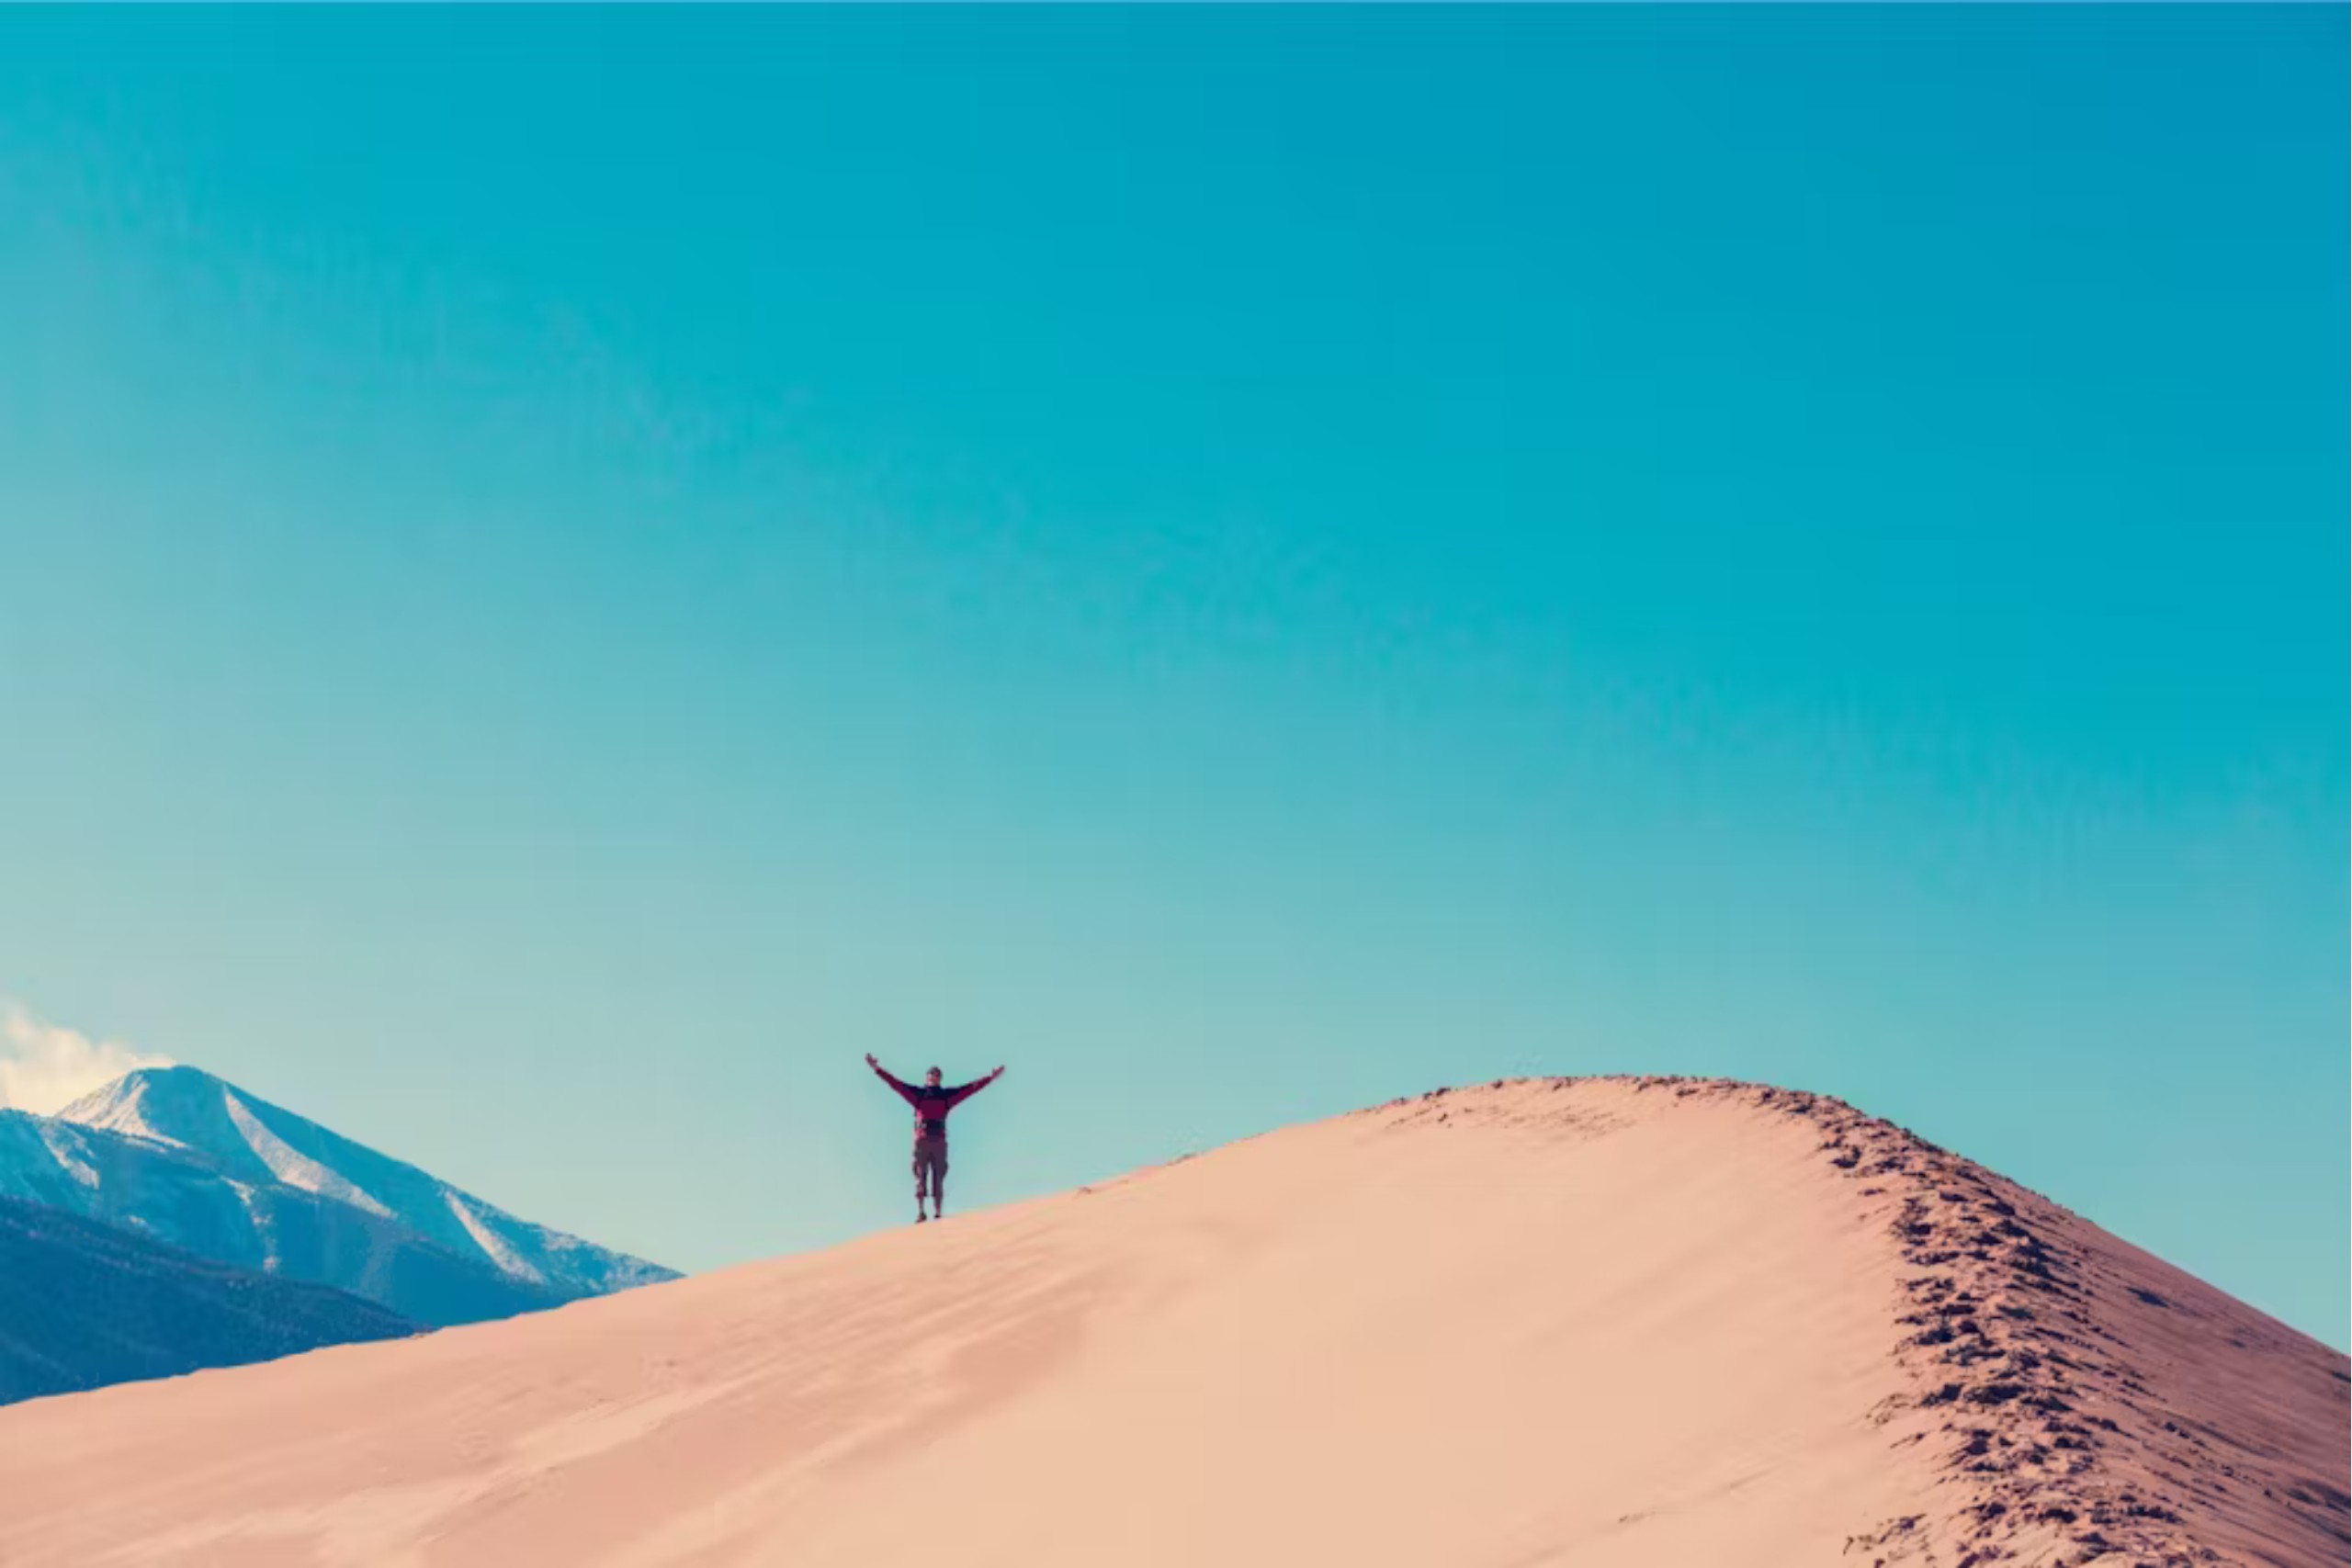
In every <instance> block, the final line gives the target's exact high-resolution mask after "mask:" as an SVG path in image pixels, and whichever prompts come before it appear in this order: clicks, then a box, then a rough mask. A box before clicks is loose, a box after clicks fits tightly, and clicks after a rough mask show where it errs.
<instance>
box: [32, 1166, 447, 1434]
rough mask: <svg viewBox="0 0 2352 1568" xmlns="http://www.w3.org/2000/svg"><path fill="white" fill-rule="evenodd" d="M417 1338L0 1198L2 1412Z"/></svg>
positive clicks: (367, 1315) (375, 1314) (349, 1299)
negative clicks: (304, 1354)
mask: <svg viewBox="0 0 2352 1568" xmlns="http://www.w3.org/2000/svg"><path fill="white" fill-rule="evenodd" d="M418 1332H421V1325H417V1324H414V1323H412V1322H410V1321H408V1320H407V1319H406V1318H403V1317H401V1316H400V1315H399V1314H396V1313H393V1312H390V1311H388V1310H387V1309H385V1308H383V1307H380V1306H379V1305H377V1304H376V1303H373V1302H369V1301H363V1300H361V1299H360V1298H359V1297H357V1296H355V1295H352V1294H350V1293H348V1292H343V1291H338V1290H334V1289H333V1288H332V1287H329V1286H326V1285H313V1284H307V1283H304V1282H301V1281H300V1280H286V1279H280V1278H277V1277H276V1276H274V1275H269V1274H263V1273H259V1272H257V1271H255V1270H254V1269H239V1268H235V1267H233V1266H232V1265H230V1264H226V1263H220V1262H215V1261H214V1260H212V1259H211V1258H199V1257H198V1256H197V1255H196V1254H195V1253H192V1252H187V1251H184V1250H182V1249H180V1248H178V1247H165V1246H164V1245H163V1244H161V1243H159V1242H154V1241H150V1240H148V1239H146V1238H145V1237H143V1236H141V1235H135V1234H134V1233H132V1232H130V1231H128V1230H125V1229H122V1228H121V1227H119V1226H116V1225H106V1224H99V1223H97V1222H96V1221H95V1220H88V1219H84V1218H82V1217H81V1216H80V1215H77V1214H70V1213H62V1212H61V1211H60V1210H58V1209H55V1208H52V1207H51V1206H49V1205H47V1204H41V1203H28V1202H25V1201H21V1200H18V1199H15V1198H0V1404H11V1403H13V1402H15V1401H17V1400H20V1399H32V1398H36V1397H39V1396H40V1395H43V1394H51V1393H74V1392H76V1391H78V1390H82V1389H91V1388H100V1387H104V1386H106V1385H107V1384H109V1383H118V1382H133V1381H137V1380H141V1379H146V1378H158V1377H171V1376H175V1375H177V1374H179V1373H183V1372H193V1371H201V1370H203V1369H205V1368H208V1367H233V1366H240V1365H243V1364H244V1363H246V1362H249V1361H266V1360H271V1359H276V1358H277V1357H279V1356H288V1355H292V1354H294V1353H296V1352H297V1351H302V1350H314V1349H318V1348H321V1347H322V1346H327V1345H343V1344H349V1343H351V1342H353V1341H355V1340H364V1339H392V1338H398V1337H401V1336H403V1335H409V1334H415V1333H418Z"/></svg>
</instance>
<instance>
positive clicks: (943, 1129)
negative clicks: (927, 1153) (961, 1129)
mask: <svg viewBox="0 0 2352 1568" xmlns="http://www.w3.org/2000/svg"><path fill="white" fill-rule="evenodd" d="M874 1071H875V1075H876V1077H879V1078H881V1080H882V1081H883V1082H884V1083H886V1084H888V1085H889V1086H890V1087H891V1088H892V1089H897V1090H898V1091H899V1099H900V1100H905V1101H906V1102H907V1103H908V1104H909V1105H911V1106H913V1107H914V1111H915V1136H916V1137H918V1138H944V1137H945V1136H947V1113H948V1112H949V1111H953V1110H955V1109H956V1107H957V1106H959V1105H961V1104H963V1103H964V1101H966V1100H969V1099H971V1098H972V1096H974V1095H976V1094H978V1093H979V1092H980V1090H982V1089H986V1088H988V1087H989V1084H990V1083H992V1082H994V1081H995V1080H994V1079H993V1078H992V1077H988V1078H974V1079H973V1080H972V1081H971V1082H970V1083H967V1084H957V1085H956V1087H955V1088H954V1089H949V1088H947V1087H946V1086H944V1085H942V1086H941V1087H939V1088H938V1089H933V1088H932V1087H931V1086H930V1085H928V1084H913V1083H908V1082H905V1081H904V1080H903V1079H899V1078H895V1077H891V1076H890V1071H889V1069H888V1068H887V1067H882V1066H876V1068H875V1069H874Z"/></svg>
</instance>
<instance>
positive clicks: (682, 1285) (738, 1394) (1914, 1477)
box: [0, 1080, 2347, 1568]
mask: <svg viewBox="0 0 2352 1568" xmlns="http://www.w3.org/2000/svg"><path fill="white" fill-rule="evenodd" d="M2346 1375H2347V1374H2346V1362H2345V1359H2344V1357H2342V1356H2341V1355H2338V1354H2336V1353H2335V1352H2333V1351H2331V1350H2328V1349H2326V1348H2324V1347H2322V1346H2320V1345H2317V1344H2315V1343H2314V1342H2312V1341H2311V1340H2310V1339H2308V1338H2305V1337H2301V1336H2300V1335H2297V1334H2295V1333H2293V1332H2291V1331H2290V1330H2288V1329H2287V1328H2285V1327H2283V1326H2281V1325H2278V1324H2277V1323H2275V1322H2273V1321H2271V1320H2269V1319H2267V1318H2266V1317H2264V1316H2262V1315H2261V1314H2258V1313H2256V1312H2254V1311H2252V1310H2251V1309H2249V1308H2247V1307H2245V1306H2244V1305H2242V1304H2240V1303H2236V1302H2234V1301H2233V1300H2231V1299H2230V1298H2228V1297H2226V1296H2224V1295H2222V1294H2221V1293H2220V1292H2216V1291H2213V1290H2211V1289H2210V1288H2208V1287H2206V1286H2204V1285H2202V1284H2200V1283H2199V1282H2198V1281H2196V1280H2192V1279H2189V1278H2188V1276H2186V1275H2183V1274H2181V1273H2179V1272H2178V1271H2177V1270H2175V1269H2171V1268H2169V1267H2167V1266H2166V1265H2165V1264H2163V1263H2162V1262H2159V1261H2157V1260H2156V1259H2154V1258H2149V1257H2147V1256H2146V1255H2145V1254H2143V1253H2141V1252H2138V1251H2136V1250H2135V1249H2133V1248H2131V1247H2128V1246H2125V1245H2124V1244H2122V1243H2120V1242H2119V1241H2117V1240H2115V1239H2114V1238H2112V1237H2110V1236H2108V1235H2105V1234H2104V1233H2102V1232H2099V1231H2098V1230H2097V1229H2096V1228H2095V1227H2092V1226H2090V1225H2088V1224H2085V1223H2084V1222H2082V1221H2080V1220H2078V1219H2076V1218H2075V1217H2074V1216H2072V1215H2069V1214H2067V1213H2064V1212H2063V1211H2061V1210H2058V1209H2056V1208H2054V1207H2053V1206H2052V1205H2050V1204H2048V1203H2045V1202H2043V1201H2041V1200H2040V1199H2038V1198H2035V1197H2034V1196H2032V1195H2031V1194H2030V1193H2027V1192H2025V1191H2023V1190H2020V1189H2018V1188H2016V1187H2014V1186H2012V1185H2010V1184H2008V1183H2007V1182H2005V1181H2003V1180H2001V1179H1999V1178H1997V1177H1994V1176H1991V1175H1989V1174H1987V1173H1985V1172H1984V1171H1982V1170H1981V1169H1978V1168H1974V1167H1973V1166H1970V1165H1968V1164H1967V1163H1966V1162H1964V1161H1962V1160H1960V1159H1957V1158H1955V1157H1953V1156H1949V1155H1945V1154H1943V1153H1941V1152H1939V1151H1937V1150H1934V1149H1931V1148H1929V1147H1928V1146H1927V1145H1922V1144H1919V1143H1918V1142H1917V1141H1916V1140H1914V1139H1911V1138H1909V1137H1908V1136H1907V1135H1906V1134H1901V1133H1899V1132H1897V1131H1896V1130H1894V1129H1893V1128H1890V1127H1887V1126H1885V1125H1884V1124H1883V1123H1879V1122H1871V1121H1869V1120H1868V1119H1866V1118H1864V1117H1861V1116H1860V1115H1859V1114H1857V1113H1855V1112H1854V1111H1850V1110H1849V1109H1848V1108H1846V1107H1845V1106H1843V1105H1841V1104H1839V1103H1838V1102H1837V1101H1834V1100H1819V1099H1815V1098H1813V1097H1809V1096H1803V1095H1792V1094H1788V1093H1785V1092H1777V1091H1773V1090H1769V1089H1750V1088H1745V1087H1742V1086H1736V1085H1725V1084H1712V1083H1708V1084H1702V1083H1691V1082H1683V1081H1668V1080H1642V1081H1628V1080H1575V1081H1557V1082H1555V1081H1544V1082H1533V1083H1520V1084H1510V1085H1502V1086H1496V1087H1494V1088H1490V1089H1476V1090H1469V1091H1457V1092H1454V1093H1451V1094H1439V1095H1433V1096H1430V1097H1426V1098H1424V1099H1420V1100H1410V1101H1403V1102H1399V1103H1397V1104H1395V1105H1390V1106H1385V1107H1382V1108H1379V1109H1377V1110H1374V1111H1365V1112H1362V1113H1359V1114H1357V1115H1354V1116H1351V1117H1344V1118H1341V1119H1340V1120H1338V1121H1334V1122H1325V1123H1320V1124H1317V1125H1314V1126H1309V1127H1303V1128H1297V1129H1293V1130H1289V1131H1285V1132H1282V1133H1278V1134H1271V1135H1269V1136H1266V1137H1263V1138H1259V1139H1255V1140H1252V1141H1250V1142H1247V1143H1244V1144H1240V1145H1234V1146H1232V1147H1229V1148H1226V1149H1221V1150H1218V1151H1216V1152H1215V1153H1213V1154H1210V1155H1206V1156H1202V1157H1200V1158H1198V1159H1192V1160H1186V1161H1182V1162H1179V1163H1178V1164H1175V1165H1172V1166H1168V1167H1161V1168H1154V1169H1150V1170H1147V1171H1142V1172H1138V1173H1136V1174H1135V1175H1133V1176H1130V1177H1126V1178H1123V1179H1119V1180H1117V1181H1114V1182H1109V1183H1105V1184H1103V1185H1102V1186H1100V1187H1097V1188H1094V1189H1091V1190H1080V1191H1079V1192H1075V1193H1068V1194H1063V1195H1060V1196H1057V1197H1054V1198H1050V1199H1045V1200H1041V1201H1035V1202H1029V1203H1023V1204H1018V1205H1014V1206H1012V1207H1008V1208H1003V1209H999V1210H995V1211H991V1212H987V1213H975V1214H970V1215H963V1216H958V1217H956V1218H954V1219H951V1220H950V1221H949V1222H948V1223H947V1224H944V1225H927V1226H923V1227H922V1228H920V1229H917V1228H915V1227H912V1226H910V1227H907V1228H906V1229H904V1230H901V1231H898V1232H894V1233H892V1234H888V1235H878V1236H874V1237H871V1238H868V1239H866V1240H865V1241H862V1242H859V1243H856V1244H854V1245H852V1246H849V1247H841V1248H837V1249H834V1250H832V1251H830V1252H826V1253H822V1254H818V1255H814V1256H809V1257H803V1258H786V1259H783V1260H780V1261H776V1262H772V1263H766V1264H760V1265H755V1266H752V1267H748V1268H743V1269H733V1270H730V1271H729V1272H726V1273H723V1274H716V1275H709V1276H705V1277H701V1278H696V1279H691V1280H682V1281H678V1282H676V1283H672V1284H664V1285H657V1286H652V1287H649V1288H647V1289H643V1290H640V1291H636V1292H629V1293H628V1294H625V1295H620V1296H616V1297H611V1298H607V1299H602V1300H597V1301H592V1302H585V1303H578V1304H575V1305H571V1306H567V1307H564V1308H562V1309H560V1310H558V1311H555V1312H552V1313H548V1314H538V1315H535V1316H531V1317H527V1318H521V1319H516V1320H514V1321H510V1322H503V1323H496V1324H489V1325H481V1326H476V1327H468V1328H459V1329H452V1330H448V1331H445V1332H443V1333H439V1334H435V1335H433V1336H431V1337H425V1338H420V1339H414V1340H408V1341H402V1342H398V1343H393V1344H386V1345H363V1346H349V1347H343V1348H334V1349H329V1350H323V1351H319V1352H314V1353H312V1354H309V1355H304V1356H300V1357H295V1358H292V1359H288V1360H283V1361H278V1362H273V1363H270V1364H268V1365H265V1366H259V1367H247V1368H242V1369H238V1370H235V1371H220V1372H205V1373H199V1374H198V1375H195V1376H193V1377H187V1378H181V1379H175V1380H172V1381H170V1382H158V1383H146V1384H138V1385H131V1386H125V1387H120V1388H114V1389H107V1390H102V1391H98V1392H96V1393H81V1394H74V1395H70V1396H66V1397H62V1398H58V1399H50V1400H39V1401H35V1402H32V1403H30V1404H23V1405H18V1406H15V1407H12V1408H9V1409H6V1410H0V1562H5V1563H6V1564H8V1565H10V1568H28V1565H33V1564H50V1563H57V1564H74V1565H75V1568H83V1565H103V1564H109V1563H163V1562H207V1563H235V1564H240V1565H246V1564H253V1565H266V1564H275V1563H289V1564H290V1563H305V1564H308V1563H326V1564H355V1565H356V1564H366V1565H368V1568H379V1565H387V1564H414V1565H419V1568H425V1565H431V1568H439V1565H444V1564H498V1565H502V1568H503V1565H508V1564H517V1563H572V1562H598V1563H609V1564H616V1565H619V1564H629V1565H652V1564H689V1563H691V1564H738V1563H741V1564H752V1563H758V1564H786V1563H789V1564H793V1565H795V1568H835V1565H839V1568H889V1565H892V1564H899V1563H906V1564H923V1565H926V1568H928V1565H932V1564H936V1563H940V1562H955V1563H958V1564H969V1565H973V1568H986V1565H997V1564H1002V1565H1006V1568H1011V1565H1014V1564H1019V1565H1022V1568H1050V1565H1057V1564H1073V1565H1074V1564H1085V1565H1088V1568H1097V1565H1105V1564H1110V1565H1124V1564H1137V1565H1159V1564H1170V1565H1172V1564H1184V1565H1188V1568H1189V1565H1194V1564H1231V1563H1281V1564H1309V1565H1319V1564H1327V1563H1328V1564H1346V1565H1349V1568H1370V1565H1382V1564H1397V1565H1411V1568H1432V1565H1452V1564H1459V1565H1462V1568H1542V1565H1545V1564H1570V1563H1573V1564H1577V1565H1578V1568H1585V1565H1591V1568H1607V1565H1629V1564H1645V1565H1667V1564H1673V1565H1683V1564H1714V1563H1725V1564H1730V1563H1738V1564H1781V1563H1787V1564H1795V1563H1840V1564H1843V1563H1872V1562H1883V1563H1896V1562H1917V1563H1921V1564H1927V1563H1934V1564H1938V1565H1940V1568H1954V1565H1958V1564H1981V1563H1989V1562H2016V1563H2075V1562H2086V1561H2091V1560H2094V1559H2097V1558H2099V1557H2101V1556H2106V1557H2107V1558H2109V1560H2110V1561H2113V1562H2117V1563H2124V1562H2132V1563H2138V1562H2165V1563H2169V1562H2199V1563H2205V1562H2224V1563H2241V1564H2246V1565H2256V1564H2297V1565H2300V1564H2313V1565H2317V1564H2341V1563H2343V1562H2345V1561H2346V1497H2345V1486H2346V1465H2347V1459H2346Z"/></svg>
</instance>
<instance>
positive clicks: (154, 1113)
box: [0, 1066, 676, 1325]
mask: <svg viewBox="0 0 2352 1568" xmlns="http://www.w3.org/2000/svg"><path fill="white" fill-rule="evenodd" d="M0 1197H16V1198H19V1199H23V1200H26V1201H31V1202H36V1203H43V1204H48V1205H50V1206H52V1207H55V1208H58V1209H61V1210H63V1211H65V1212H66V1213H73V1214H77V1215H80V1216H82V1217H84V1218H87V1219H92V1220H96V1221H99V1222H101V1223H104V1224H114V1225H119V1226H122V1227H124V1228H126V1229H129V1230H130V1231H132V1232H134V1233H136V1234H138V1235H142V1236H145V1237H147V1238H149V1239H152V1240H155V1241H159V1242H163V1243H165V1244H167V1245H170V1246H175V1247H185V1248H187V1250H189V1251H192V1252H195V1253H198V1254H199V1255H201V1256H203V1257H206V1258H213V1259H215V1260H218V1261H220V1262H223V1263H227V1264H231V1265H233V1266H236V1267H239V1268H245V1269H256V1270H259V1271H261V1272H264V1273H268V1274H275V1275H278V1276H281V1277H284V1278H287V1279H291V1280H308V1281H311V1282H313V1283H318V1284H323V1285H329V1286H333V1287H334V1288H336V1289H339V1290H345V1291H348V1292H351V1293H353V1294H355V1295H358V1296H361V1297H364V1298H366V1299H367V1300H369V1301H372V1302H375V1303H379V1304H380V1305H382V1306H385V1307H388V1308H390V1310H391V1311H392V1312H394V1313H397V1314H400V1315H401V1316H402V1317H406V1318H411V1319H413V1320H415V1321H417V1322H420V1323H424V1324H430V1325H448V1324H456V1323H469V1322H475V1321H480V1320H482V1319H486V1318H495V1317H505V1316H509V1315H512V1314H515V1313H518V1312H529V1311H534V1310H537V1309H538V1308H542V1307H549V1306H555V1305H559V1304H560V1303H563V1302H567V1301H573V1300H577V1299H580V1298H582V1297H584V1296H594V1295H602V1294H605V1293H608V1292H613V1291H618V1290H626V1289H628V1288H630V1287H632V1286H635V1285H641V1284H650V1283H653V1282H655V1281H658V1280H667V1279H673V1278H675V1277H676V1276H675V1274H674V1273H673V1270H670V1269H663V1268H662V1267H660V1266H659V1265H657V1264H653V1263H649V1262H647V1261H645V1260H644V1259H643V1258H633V1257H630V1256H628V1254H625V1253H619V1252H615V1251H612V1250H610V1249H608V1248H605V1247H597V1246H594V1244H592V1243H589V1242H586V1241H583V1240H582V1239H581V1238H580V1237H578V1236H575V1235H568V1234H567V1233H565V1232H562V1231H557V1230H552V1229H549V1228H548V1227H547V1226H544V1225H538V1224H531V1223H530V1222H528V1221H526V1220H523V1219H519V1218H517V1217H516V1216H515V1215H513V1214H510V1213H507V1212H506V1211H505V1210H503V1209H501V1208H499V1207H498V1206H497V1205H495V1204H492V1203H490V1202H487V1201H484V1200H482V1199H480V1198H477V1197H475V1196H474V1195H473V1194H471V1193H469V1192H467V1191H465V1190H462V1189H459V1188H457V1187H454V1186H451V1185H450V1184H449V1183H447V1182H446V1181H442V1180H440V1179H438V1178H436V1177H434V1176H432V1175H431V1174H429V1173H427V1172H425V1171H424V1170H420V1169H418V1168H416V1167H414V1166H413V1165H409V1164H407V1163H406V1162H404V1161H401V1160H397V1159H393V1158H391V1157H390V1156H386V1155H383V1154H379V1153H378V1152H377V1151H375V1150H373V1149H370V1148H368V1147H367V1146H366V1145H361V1144H357V1143H355V1142H353V1141H352V1140H350V1139H348V1138H345V1137H343V1136H342V1135H341V1134H336V1133H334V1132H333V1131H331V1130H329V1129H327V1128H325V1127H322V1126H321V1125H319V1124H318V1123H317V1122H311V1121H309V1120H308V1119H306V1118H304V1117H301V1116H299V1115H297V1114H295V1113H294V1112H292V1111H287V1110H285V1109H284V1108H282V1107H280V1106H277V1105H274V1104H272V1103H270V1102H269V1101H267V1100H263V1099H262V1098H260V1097H259V1096H258V1095H254V1094H252V1093H250V1092H249V1091H247V1090H245V1089H240V1088H238V1087H237V1086H236V1085H234V1084H231V1083H228V1082H226V1081H225V1080H223V1079H220V1078H218V1077H213V1076H212V1075H211V1074H209V1073H206V1072H203V1071H201V1070H199V1069H198V1068H195V1067H186V1066H175V1067H146V1068H141V1069H140V1070H138V1071H136V1072H132V1073H130V1074H128V1075H126V1076H124V1077H121V1078H119V1079H117V1080H116V1081H115V1082H113V1083H111V1084H108V1085H107V1086H106V1087H105V1088H103V1089H98V1090H96V1092H94V1093H92V1094H88V1095H85V1096H84V1097H83V1098H82V1099H80V1100H75V1101H74V1103H73V1104H71V1105H69V1106H67V1107H66V1108H65V1109H64V1110H62V1111H59V1112H58V1113H57V1114H56V1115H55V1116H52V1117H42V1116H36V1115H32V1114H30V1113H29V1112H25V1111H0Z"/></svg>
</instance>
